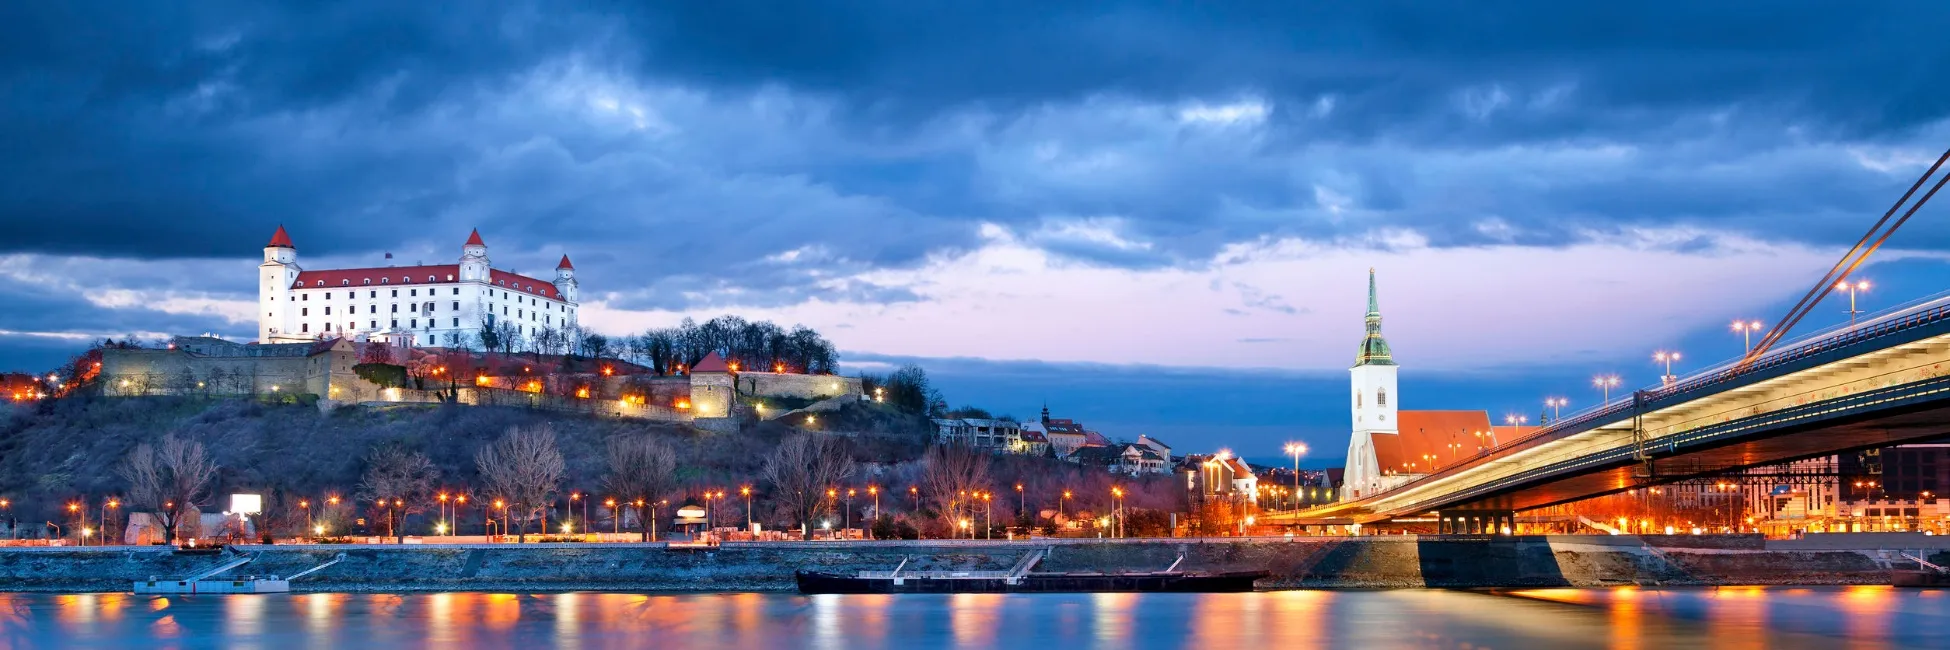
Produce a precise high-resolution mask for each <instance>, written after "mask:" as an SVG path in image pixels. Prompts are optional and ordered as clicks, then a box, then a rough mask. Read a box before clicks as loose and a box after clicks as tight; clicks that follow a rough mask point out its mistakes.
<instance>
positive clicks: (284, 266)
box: [257, 225, 304, 343]
mask: <svg viewBox="0 0 1950 650" xmlns="http://www.w3.org/2000/svg"><path fill="white" fill-rule="evenodd" d="M303 270H304V269H302V268H299V267H298V247H297V246H293V245H292V244H291V235H290V233H286V232H285V231H284V226H283V225H279V226H278V231H277V232H274V233H271V242H270V243H268V244H265V245H264V263H263V264H259V265H257V308H258V313H259V314H262V316H259V317H258V319H257V341H258V342H259V343H270V342H272V339H275V338H278V337H294V338H295V333H294V332H293V328H294V327H295V326H294V325H293V323H294V322H296V321H295V320H294V319H293V317H292V311H293V307H292V304H291V285H292V283H294V282H297V281H298V273H299V272H300V271H303Z"/></svg>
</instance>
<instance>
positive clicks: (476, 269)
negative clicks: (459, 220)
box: [460, 228, 493, 282]
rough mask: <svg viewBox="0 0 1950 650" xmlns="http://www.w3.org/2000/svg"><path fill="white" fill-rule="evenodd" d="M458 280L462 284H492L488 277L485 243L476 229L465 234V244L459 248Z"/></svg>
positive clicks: (491, 279)
mask: <svg viewBox="0 0 1950 650" xmlns="http://www.w3.org/2000/svg"><path fill="white" fill-rule="evenodd" d="M460 280H461V281H462V282H492V281H493V278H490V277H488V254H487V242H484V241H481V231H480V229H478V228H476V229H475V230H474V231H473V232H471V233H468V234H467V243H466V244H464V245H462V246H461V247H460Z"/></svg>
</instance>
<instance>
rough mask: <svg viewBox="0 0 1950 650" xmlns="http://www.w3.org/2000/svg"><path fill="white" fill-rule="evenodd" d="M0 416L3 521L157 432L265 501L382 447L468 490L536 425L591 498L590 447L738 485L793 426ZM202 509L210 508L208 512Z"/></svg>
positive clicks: (159, 400) (889, 438)
mask: <svg viewBox="0 0 1950 650" xmlns="http://www.w3.org/2000/svg"><path fill="white" fill-rule="evenodd" d="M4 413H5V414H4V416H0V417H4V419H0V495H4V496H5V497H6V498H8V499H10V500H11V501H12V502H13V504H14V507H13V511H12V514H13V515H14V516H15V517H17V518H18V519H19V520H20V521H21V522H23V525H26V524H27V523H30V522H33V523H37V522H40V521H43V520H49V519H52V520H55V521H57V522H58V521H61V520H62V518H63V517H65V516H66V515H64V514H63V513H62V509H63V508H64V507H65V504H66V503H68V502H70V501H71V500H74V499H76V498H79V497H86V498H88V499H89V500H90V501H91V502H98V501H99V500H100V498H101V497H103V496H106V495H111V494H117V493H119V492H120V491H121V490H122V489H123V485H122V481H121V479H120V477H118V476H117V475H116V472H115V469H116V465H117V464H118V463H120V462H121V461H122V459H123V458H125V457H127V455H128V453H129V452H130V450H132V449H133V448H135V446H136V445H137V444H140V443H144V442H155V441H157V440H160V439H161V438H162V437H163V436H165V435H169V434H175V435H177V436H181V437H186V438H189V439H192V440H195V441H198V442H201V443H203V445H204V446H205V447H206V448H207V449H208V450H209V452H210V453H211V454H212V455H213V456H214V457H215V460H216V462H217V463H218V464H219V465H220V467H221V469H220V472H219V474H218V479H217V485H218V490H217V492H216V493H217V494H219V495H225V494H229V493H232V492H256V493H263V494H265V495H266V496H267V498H269V499H271V500H272V501H274V502H275V501H280V500H283V499H296V498H310V499H323V498H324V497H325V496H327V495H332V494H337V495H344V496H351V495H352V494H353V492H354V491H355V486H356V485H357V484H358V482H359V479H360V475H361V473H362V472H363V471H364V469H365V462H364V457H365V456H366V454H367V453H368V452H369V451H370V450H372V449H374V448H376V447H378V446H381V445H389V444H396V445H399V446H402V447H405V448H407V449H411V450H415V451H419V452H422V453H425V454H426V455H427V456H428V457H429V458H430V459H431V460H432V461H433V463H434V465H435V466H437V467H438V468H439V470H440V474H441V479H440V483H441V484H443V485H451V486H470V485H477V484H478V482H477V480H476V479H477V476H476V468H475V463H474V455H475V453H476V452H477V451H478V450H479V449H480V448H481V447H483V446H485V445H487V444H488V443H489V442H491V441H493V440H494V439H495V438H496V437H499V436H501V435H502V434H503V433H505V432H507V431H508V430H510V429H512V428H514V427H519V426H526V425H536V424H543V423H547V424H550V425H551V426H553V427H554V429H555V431H556V433H557V434H558V440H559V443H558V444H559V446H560V448H561V452H562V456H563V458H564V461H565V463H566V465H567V469H568V471H567V473H566V476H567V480H566V481H565V483H564V485H563V489H564V491H565V492H566V491H569V490H582V491H600V489H601V477H602V475H603V474H604V472H605V470H606V468H605V466H604V446H605V445H606V444H607V442H608V441H609V440H610V439H611V438H612V437H614V436H617V435H622V434H636V433H648V434H651V435H654V436H656V437H658V438H660V439H663V440H665V441H667V442H669V443H670V444H671V445H672V446H673V447H675V449H676V451H677V454H678V458H679V459H680V462H679V466H678V476H677V479H678V481H679V482H680V483H682V484H685V485H699V486H707V485H714V486H718V487H723V486H726V485H733V486H735V485H738V484H746V483H752V482H753V481H754V478H755V477H756V476H757V475H758V473H759V469H760V468H761V466H763V464H764V462H765V459H766V458H767V457H768V456H769V455H770V454H771V453H772V451H773V450H774V449H775V448H777V446H778V443H779V441H780V440H781V439H782V438H783V437H785V436H786V435H788V434H789V433H791V432H793V431H796V430H797V429H796V428H795V427H792V426H789V425H786V424H783V423H779V422H762V423H760V422H747V423H746V424H745V426H744V427H742V428H741V430H740V431H739V432H737V433H728V434H717V433H709V432H701V431H698V430H695V429H693V428H691V427H688V426H682V425H671V424H662V423H652V422H645V421H637V420H622V419H599V418H591V417H586V416H577V415H565V414H561V413H552V412H544V411H533V410H525V409H516V408H499V407H471V406H455V405H444V406H443V405H411V406H398V407H387V408H360V407H348V408H340V409H336V410H333V411H331V412H329V413H321V412H319V411H318V410H317V409H316V408H313V407H307V406H296V405H272V404H265V403H261V402H257V401H251V400H248V399H203V398H184V397H131V398H100V397H74V398H67V399H59V400H47V401H45V402H41V403H38V404H34V405H31V406H25V407H14V408H11V409H9V410H7V411H5V412H4ZM813 428H815V429H817V430H823V431H832V432H841V433H849V434H852V435H850V436H849V437H850V438H851V439H852V440H853V441H854V442H855V444H854V445H853V446H852V449H853V451H854V454H855V457H856V460H858V461H861V462H876V463H898V462H900V461H904V460H909V459H913V458H916V457H918V456H919V455H920V454H921V452H922V450H923V449H924V447H925V445H926V440H927V438H926V434H927V429H926V421H925V420H924V419H921V418H918V417H915V416H909V415H904V414H900V413H897V412H892V411H890V410H888V409H881V408H876V407H874V406H871V405H860V406H854V407H848V408H847V409H845V410H842V411H839V412H837V413H833V414H830V415H828V416H824V417H821V418H819V420H818V422H817V424H816V425H815V426H814V427H813ZM220 500H221V498H220ZM207 505H214V506H218V507H217V508H210V507H207ZM207 505H206V508H205V509H206V510H213V509H220V507H221V505H222V504H207ZM271 505H273V504H271V503H267V507H268V506H271ZM92 507H97V508H98V507H99V503H93V506H92Z"/></svg>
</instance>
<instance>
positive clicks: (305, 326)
mask: <svg viewBox="0 0 1950 650" xmlns="http://www.w3.org/2000/svg"><path fill="white" fill-rule="evenodd" d="M298 331H300V332H309V331H311V323H299V324H298Z"/></svg>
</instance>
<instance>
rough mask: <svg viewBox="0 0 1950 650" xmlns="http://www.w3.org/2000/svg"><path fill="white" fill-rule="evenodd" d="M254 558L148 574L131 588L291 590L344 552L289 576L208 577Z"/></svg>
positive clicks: (168, 591)
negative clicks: (185, 573)
mask: <svg viewBox="0 0 1950 650" xmlns="http://www.w3.org/2000/svg"><path fill="white" fill-rule="evenodd" d="M256 559H257V556H256V555H239V556H237V557H235V558H232V559H231V560H230V561H228V562H225V563H223V564H220V565H217V566H216V567H215V568H212V569H209V570H207V571H203V572H200V573H197V574H196V575H193V576H190V577H188V578H183V579H181V580H165V579H159V578H157V577H156V576H149V579H148V580H137V581H136V582H135V588H134V591H135V593H137V594H282V593H287V592H290V591H291V581H292V580H296V579H298V578H302V577H305V576H307V575H311V574H312V573H314V572H317V571H319V570H321V569H324V568H325V567H329V566H332V565H334V564H338V563H339V562H341V561H343V560H345V554H344V553H340V554H338V555H337V556H335V557H333V558H332V559H331V560H329V561H327V562H325V563H324V564H320V565H318V566H315V567H312V568H309V569H305V570H304V571H299V572H297V573H294V574H292V575H290V576H289V577H279V576H275V575H274V576H267V577H258V576H246V577H244V578H243V579H215V580H213V579H212V578H215V577H216V576H217V575H219V574H222V573H225V572H228V571H230V570H231V569H235V568H237V567H240V566H244V565H246V564H250V563H251V561H252V560H256Z"/></svg>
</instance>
